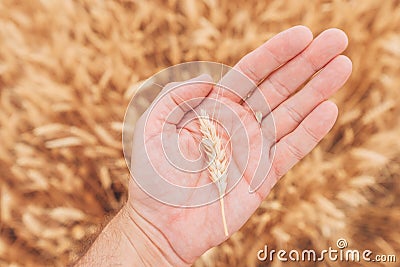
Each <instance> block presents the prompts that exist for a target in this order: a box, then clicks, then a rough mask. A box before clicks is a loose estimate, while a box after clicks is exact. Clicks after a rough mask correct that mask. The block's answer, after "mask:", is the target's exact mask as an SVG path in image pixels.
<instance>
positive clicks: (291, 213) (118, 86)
mask: <svg viewBox="0 0 400 267" xmlns="http://www.w3.org/2000/svg"><path fill="white" fill-rule="evenodd" d="M297 24H304V25H306V26H308V27H310V29H311V30H312V31H313V33H314V35H317V34H318V33H320V32H321V31H323V30H324V29H326V28H329V27H338V28H341V29H343V30H344V31H345V32H346V33H347V34H348V36H349V48H348V49H347V51H346V52H345V54H346V55H347V56H349V57H350V58H351V59H352V61H353V74H352V76H351V78H350V80H349V82H348V83H347V84H346V85H345V87H344V88H343V89H342V90H341V92H340V93H338V94H337V95H336V96H335V98H334V101H335V102H336V103H337V104H338V106H339V119H338V122H337V124H336V126H335V127H334V129H333V130H332V132H331V133H330V134H329V135H328V136H327V138H325V139H324V141H323V142H322V144H321V145H319V146H318V147H317V148H316V149H315V150H314V151H313V152H312V153H311V155H309V156H308V157H307V158H305V159H304V160H303V161H302V162H301V163H300V164H298V165H297V166H296V167H295V168H294V169H293V170H291V171H290V172H289V173H288V174H287V175H286V176H285V177H284V179H282V180H281V181H280V182H279V183H278V185H277V186H276V187H275V188H274V189H273V191H272V193H271V194H270V195H269V197H268V198H267V199H266V200H265V201H264V202H263V204H262V205H261V207H260V208H259V209H258V210H257V212H256V213H255V214H254V215H253V216H252V217H251V219H250V220H249V221H248V222H247V224H246V225H245V226H244V227H243V228H242V229H241V231H239V232H238V233H236V234H234V235H233V236H232V237H231V238H230V239H229V240H228V241H227V242H225V243H224V244H222V245H221V246H219V247H216V248H213V249H211V250H210V251H208V252H207V253H206V254H205V255H203V256H202V258H200V259H199V260H198V261H197V262H196V264H195V265H196V266H263V265H262V264H266V263H260V262H259V261H258V260H257V256H256V255H257V251H258V250H259V249H262V248H263V247H264V245H265V244H268V246H269V247H271V248H278V249H279V248H282V249H288V250H290V249H316V250H322V249H326V248H328V247H329V246H332V247H334V245H335V243H336V240H337V239H338V238H339V237H343V238H346V240H347V241H348V242H349V246H350V247H351V248H354V249H360V250H363V249H370V250H372V251H373V252H374V253H384V254H397V258H398V261H399V260H400V259H399V257H400V253H399V252H400V232H399V231H398V229H399V225H400V209H399V205H400V184H399V176H400V164H399V163H400V142H399V137H400V118H399V115H400V106H399V104H398V103H399V102H400V68H399V65H400V31H399V29H400V1H394V0H393V1H390V0H388V1H375V0H365V1H345V0H335V1H297V0H288V1H280V0H271V1H228V0H203V1H195V0H185V1H178V0H168V1H161V0H160V1H154V0H151V1H100V0H98V1H96V0H86V1H67V0H58V1H52V0H47V1H46V0H42V1H39V0H32V1H18V0H14V1H11V0H2V1H1V2H0V140H1V141H0V144H1V145H0V265H1V266H49V265H50V266H64V265H67V264H68V263H71V262H72V261H73V260H75V259H76V258H77V257H79V255H81V253H82V251H83V250H84V248H85V246H87V245H88V244H90V241H91V240H93V238H94V237H95V236H96V235H97V233H98V231H99V230H100V229H101V225H102V224H103V225H104V223H105V222H106V221H107V220H108V218H110V216H112V215H113V214H114V213H115V212H116V211H118V209H119V208H120V207H121V205H122V204H123V203H124V201H125V200H126V197H127V189H126V186H127V181H128V179H129V172H128V169H127V167H126V165H125V162H124V158H123V154H122V145H121V130H122V121H123V118H124V112H125V108H126V107H127V105H128V103H129V100H130V98H131V97H132V96H133V94H134V93H135V90H136V89H137V87H138V85H139V84H140V82H141V81H142V80H144V79H146V78H147V77H149V76H151V75H152V74H153V73H155V72H157V71H159V70H161V69H163V68H166V67H168V66H171V65H174V64H177V63H181V62H186V61H192V60H208V61H216V62H222V63H224V64H228V65H233V64H234V63H235V62H236V61H238V60H239V59H240V58H241V57H242V56H244V55H245V54H246V53H248V52H249V51H251V50H252V49H254V48H256V47H257V46H258V45H260V44H262V43H263V42H264V41H265V40H267V39H268V38H270V37H272V36H273V35H274V34H276V33H278V32H280V31H282V30H284V29H286V28H288V27H290V26H293V25H297ZM151 100H152V96H151V95H150V94H149V95H147V96H146V95H143V96H142V98H141V101H140V106H138V110H142V109H144V108H145V107H146V106H148V105H149V103H150V101H151ZM397 264H398V263H397ZM286 265H288V266H316V265H314V263H312V264H310V263H309V264H308V265H307V264H306V263H296V264H292V265H290V264H286ZM389 265H390V264H388V266H389ZM269 266H281V263H279V262H277V261H274V262H272V263H269ZM320 266H343V264H340V263H336V264H335V263H333V262H325V263H321V265H320ZM349 266H350V265H349ZM351 266H356V264H354V265H351ZM360 266H361V265H360ZM368 266H375V265H374V264H370V265H368ZM376 266H379V265H378V264H376ZM390 266H395V264H391V265H390Z"/></svg>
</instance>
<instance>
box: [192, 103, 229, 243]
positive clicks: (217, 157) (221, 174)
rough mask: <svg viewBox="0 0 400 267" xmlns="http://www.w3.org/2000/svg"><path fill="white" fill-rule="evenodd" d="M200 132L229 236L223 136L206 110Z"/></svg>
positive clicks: (226, 233) (200, 119)
mask: <svg viewBox="0 0 400 267" xmlns="http://www.w3.org/2000/svg"><path fill="white" fill-rule="evenodd" d="M199 121H200V132H201V134H202V140H201V143H202V145H203V148H204V151H205V152H206V154H207V159H208V163H209V165H208V171H209V173H210V178H211V180H212V181H213V183H215V184H216V185H217V188H218V193H219V200H220V204H221V214H222V223H223V225H224V232H225V235H226V236H228V227H227V225H226V218H225V207H224V198H223V195H224V194H225V191H226V185H227V173H226V172H227V168H228V161H227V159H226V154H225V149H224V147H223V146H222V142H221V138H220V137H219V136H218V134H217V128H216V127H215V123H214V122H212V121H211V120H210V117H209V116H208V114H207V112H206V111H205V110H200V117H199Z"/></svg>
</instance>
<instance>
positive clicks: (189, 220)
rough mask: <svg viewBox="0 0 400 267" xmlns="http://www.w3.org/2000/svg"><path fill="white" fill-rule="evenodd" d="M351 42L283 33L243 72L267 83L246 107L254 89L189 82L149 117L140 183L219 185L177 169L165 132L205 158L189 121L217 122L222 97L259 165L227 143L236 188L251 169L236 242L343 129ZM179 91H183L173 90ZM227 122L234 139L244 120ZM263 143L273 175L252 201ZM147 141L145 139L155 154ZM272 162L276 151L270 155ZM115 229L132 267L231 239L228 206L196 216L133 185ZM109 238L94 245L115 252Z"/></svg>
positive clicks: (299, 29)
mask: <svg viewBox="0 0 400 267" xmlns="http://www.w3.org/2000/svg"><path fill="white" fill-rule="evenodd" d="M347 42H348V41H347V37H346V35H345V33H344V32H342V31H341V30H338V29H328V30H326V31H324V32H322V33H321V34H320V35H319V36H317V37H316V38H315V39H314V38H313V35H312V33H311V31H310V30H309V29H308V28H307V27H304V26H295V27H293V28H290V29H288V30H286V31H284V32H281V33H280V34H278V35H276V36H275V37H273V38H272V39H270V40H268V41H267V42H266V43H264V44H263V45H261V46H260V47H258V48H257V49H256V50H254V51H252V52H251V53H249V54H247V55H246V56H245V57H243V58H242V59H241V60H240V61H239V62H238V63H237V64H236V65H235V66H234V67H233V68H234V69H235V70H237V71H239V72H241V73H243V74H244V75H245V76H247V78H248V79H250V80H251V81H252V82H254V83H255V84H257V85H258V89H257V92H255V93H253V95H251V96H250V97H249V98H248V99H246V102H245V103H243V101H241V98H243V97H245V96H246V95H247V94H248V93H249V92H248V88H247V89H246V88H240V87H238V88H233V90H235V93H236V94H233V93H229V92H227V91H224V92H223V93H221V91H220V90H218V88H216V86H214V85H213V84H212V79H211V77H209V76H207V75H202V76H199V77H197V78H195V79H193V80H192V81H198V82H200V83H192V84H188V85H185V84H184V85H182V86H181V87H179V88H177V89H176V90H174V91H173V93H170V94H168V93H167V95H166V96H164V97H163V98H162V99H160V101H159V102H158V104H157V105H156V106H154V109H153V112H146V113H145V114H144V115H143V116H142V117H141V118H140V119H139V121H138V122H137V124H136V126H135V135H134V146H133V149H132V151H133V154H132V164H131V170H133V175H134V176H135V177H142V178H143V177H146V179H152V177H149V175H152V173H150V172H149V171H148V170H149V169H151V168H157V169H158V170H159V171H161V172H163V174H164V175H166V176H167V177H168V179H169V181H170V182H173V183H176V184H180V185H184V186H196V185H201V184H206V183H209V182H210V178H209V173H208V172H207V170H205V171H203V172H199V173H190V174H188V173H185V172H182V171H181V170H179V169H177V168H174V167H173V166H171V164H170V163H169V162H168V161H167V160H166V159H165V158H164V157H163V156H162V155H163V153H164V151H163V150H162V144H161V141H160V138H159V137H160V135H161V133H162V134H163V138H164V140H166V143H174V144H176V143H177V142H178V143H179V147H180V152H181V153H183V155H184V156H185V157H186V158H189V159H196V158H198V157H200V156H201V154H200V153H201V152H200V151H199V140H200V139H201V133H200V131H199V127H198V124H196V122H195V121H189V118H192V117H193V114H194V112H195V111H197V112H198V111H199V110H200V109H204V110H206V111H208V113H209V114H213V108H214V105H213V104H212V103H213V102H211V101H207V99H208V98H210V99H211V98H214V99H215V98H218V100H219V101H221V102H222V103H223V104H224V105H225V106H227V107H229V108H230V109H231V110H233V111H234V112H235V113H236V114H237V116H238V117H239V118H240V120H241V122H242V125H244V127H245V128H246V132H247V134H248V135H249V139H251V140H252V145H251V146H250V148H249V155H250V157H249V158H248V160H247V161H246V163H247V165H246V167H243V163H244V162H243V159H242V158H241V154H243V149H242V147H243V144H242V143H241V139H240V138H238V139H235V138H232V139H231V140H228V139H227V138H228V136H226V135H221V138H222V141H223V142H224V143H228V142H229V141H230V142H231V146H230V150H229V153H230V155H231V156H232V158H233V160H232V162H231V164H230V166H229V171H228V180H229V174H230V173H231V172H238V171H239V172H240V171H243V179H241V180H240V181H239V182H238V183H237V184H236V185H235V187H233V188H232V190H231V191H230V192H229V193H228V194H226V195H225V197H224V202H225V214H226V219H227V224H228V229H229V234H230V235H231V234H232V233H234V232H236V231H237V230H239V229H240V228H241V227H242V226H243V225H244V224H245V222H246V221H247V220H248V219H249V218H250V216H251V215H252V214H253V213H254V211H255V210H256V209H257V208H258V206H259V205H260V204H261V202H262V200H263V199H264V198H265V197H266V196H267V195H268V193H269V192H270V190H271V188H272V187H273V186H274V184H275V183H276V182H277V181H278V180H279V178H280V177H282V176H283V175H284V174H285V173H286V172H287V171H288V170H289V169H290V168H292V167H293V166H294V165H295V164H296V163H297V162H298V161H299V160H301V159H302V158H303V157H304V156H306V155H307V154H308V153H309V152H310V151H311V150H312V149H313V148H314V147H315V146H316V145H317V144H318V142H319V141H320V140H321V139H322V138H323V137H324V136H325V135H326V134H327V133H328V132H329V130H330V129H331V128H332V127H333V125H334V123H335V121H336V118H337V115H338V110H337V107H336V105H335V104H334V103H333V102H331V101H329V100H327V99H328V98H329V97H330V96H331V95H332V94H334V93H335V92H336V91H337V90H339V89H340V88H341V87H342V86H343V84H344V83H345V82H346V80H347V79H348V77H349V76H350V74H351V70H352V64H351V61H350V59H348V58H347V57H346V56H343V55H340V54H341V53H342V52H343V51H344V50H345V48H346V46H347ZM310 77H312V79H311V80H309V78H310ZM305 82H307V83H306V84H305V85H304V86H303V84H304V83H305ZM176 85H177V84H176V83H174V84H172V85H167V86H166V87H169V86H176ZM302 86H303V87H302ZM193 87H196V88H195V89H196V90H193V89H194V88H193ZM301 87H302V88H301ZM299 88H301V90H298V89H299ZM171 92H172V91H171ZM260 96H262V97H260ZM193 98H204V100H203V101H195V102H192V103H191V104H190V105H185V106H181V107H180V108H179V109H178V112H175V113H174V115H173V116H172V117H171V116H169V114H171V113H172V112H173V111H174V110H175V111H176V110H177V109H176V107H177V106H180V105H181V103H183V102H184V101H187V100H190V99H193ZM261 98H264V99H266V100H267V102H268V104H269V108H267V107H264V106H263V102H261V101H260V99H261ZM249 106H250V107H251V108H252V109H253V110H257V111H260V112H262V113H263V118H264V119H263V122H264V121H268V119H266V118H269V116H272V117H273V119H274V122H275V134H271V136H268V134H269V133H270V131H268V129H267V128H268V125H267V123H263V122H261V125H260V124H259V122H257V120H256V118H255V116H254V114H253V112H252V111H251V109H249ZM218 115H219V116H218V121H220V122H221V124H222V125H224V126H225V127H226V128H227V129H228V131H235V127H236V126H235V125H237V124H236V123H235V119H236V118H235V119H233V118H232V116H231V115H230V114H224V113H223V112H222V113H219V114H218ZM236 120H237V119H236ZM185 122H188V123H185ZM163 127H164V128H163ZM259 127H261V128H263V127H265V131H264V132H263V136H262V137H257V133H258V131H257V129H259ZM218 130H219V129H218ZM143 135H145V136H143ZM261 138H264V141H265V142H264V143H263V144H264V145H263V149H266V150H271V149H272V148H273V149H274V151H275V154H274V157H266V158H264V159H263V161H261V168H262V167H263V166H271V168H270V171H269V172H268V173H267V176H266V178H265V180H264V182H263V183H262V185H261V186H260V187H259V188H258V189H257V190H256V191H255V192H254V193H249V184H250V181H251V179H252V178H253V176H254V174H255V173H256V170H255V169H256V168H257V164H258V161H259V159H258V158H257V157H256V156H254V157H253V156H252V155H257V153H255V151H254V153H252V152H253V149H254V150H255V148H257V147H260V146H261V141H262V139H261ZM140 140H144V142H145V145H146V148H145V147H144V146H143V143H142V142H140ZM265 154H266V155H269V154H270V153H268V151H267V152H266V153H265ZM144 155H148V156H144ZM150 161H151V162H150ZM154 164H155V165H157V166H154ZM108 228H111V229H113V228H115V229H117V230H116V232H117V234H115V235H114V236H118V237H119V238H117V239H118V240H122V241H121V244H122V245H121V247H123V248H119V250H120V251H121V250H123V251H129V248H126V246H128V247H131V249H132V250H133V251H135V253H134V255H135V256H131V257H130V258H129V257H128V258H126V256H125V257H124V256H122V255H119V254H118V255H112V256H113V257H114V259H116V260H117V259H118V260H120V262H123V263H124V264H126V265H128V266H129V262H130V263H131V264H132V263H134V262H135V260H136V261H138V262H141V263H142V264H143V265H152V264H153V263H157V262H158V263H162V264H163V265H168V264H170V265H172V266H186V265H190V264H192V263H193V262H194V261H195V260H196V259H197V258H198V257H199V256H201V255H202V254H203V253H204V252H205V251H207V250H208V249H209V248H211V247H214V246H216V245H218V244H220V243H222V242H223V241H225V240H226V239H227V238H228V237H227V236H225V234H224V231H223V228H222V222H221V209H220V203H219V202H218V201H215V202H213V203H211V204H209V205H204V206H201V207H195V208H187V207H186V208H185V207H175V206H171V205H168V204H164V203H162V202H160V201H158V200H156V199H154V198H152V197H150V196H149V195H147V194H146V193H145V192H143V190H142V189H141V188H140V187H139V186H138V184H137V183H135V181H134V180H132V179H131V181H130V183H129V199H128V202H127V203H126V205H125V206H124V208H123V209H122V211H121V212H120V214H119V215H117V217H116V219H114V220H113V221H112V222H111V223H110V225H109V226H108ZM106 229H107V228H106ZM118 229H119V230H118ZM107 231H108V232H110V230H104V231H103V233H102V234H101V235H100V236H99V238H98V240H97V241H96V242H95V244H94V245H93V246H97V247H98V248H101V247H103V246H105V245H104V242H105V241H102V239H104V240H106V239H109V237H107ZM123 244H126V246H124V245H123ZM139 244H146V245H139ZM93 246H92V247H93ZM97 251H99V249H97ZM97 253H98V252H97ZM132 253H133V252H132ZM109 254H112V253H111V252H109ZM122 254H123V253H122ZM95 255H96V252H95V249H90V250H89V252H88V254H87V255H86V256H84V257H83V258H82V261H81V263H83V262H86V263H87V262H93V261H95V260H94V258H95ZM85 257H86V260H87V261H85ZM89 258H91V260H88V259H89ZM124 264H123V265H124ZM83 265H84V264H83Z"/></svg>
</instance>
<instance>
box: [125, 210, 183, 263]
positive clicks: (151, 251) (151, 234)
mask: <svg viewBox="0 0 400 267" xmlns="http://www.w3.org/2000/svg"><path fill="white" fill-rule="evenodd" d="M118 225H119V228H120V229H121V232H122V234H123V235H124V237H125V239H126V240H127V241H128V242H129V244H130V246H131V248H132V249H133V250H134V251H135V253H137V254H138V255H140V256H141V260H142V261H143V262H144V263H145V265H146V266H190V264H189V263H187V262H185V261H184V260H183V259H181V258H180V257H179V256H178V254H177V253H176V252H175V251H174V249H173V247H172V246H171V244H170V243H169V241H168V239H167V238H166V237H165V235H164V234H163V233H162V232H161V231H160V230H159V229H157V227H155V226H154V225H153V224H152V223H150V222H148V221H147V220H146V219H145V218H143V217H142V216H141V215H140V214H138V213H137V212H136V211H135V209H134V208H133V207H132V206H131V205H130V204H129V202H128V203H127V204H125V206H124V207H123V208H122V209H121V211H120V222H118Z"/></svg>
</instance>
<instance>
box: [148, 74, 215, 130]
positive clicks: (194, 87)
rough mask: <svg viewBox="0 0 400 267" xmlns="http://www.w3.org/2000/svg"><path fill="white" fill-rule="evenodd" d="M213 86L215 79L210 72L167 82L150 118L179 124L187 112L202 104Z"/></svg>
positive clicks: (153, 105) (153, 106)
mask: <svg viewBox="0 0 400 267" xmlns="http://www.w3.org/2000/svg"><path fill="white" fill-rule="evenodd" d="M212 88H213V80H212V78H211V76H210V75H208V74H202V75H200V76H198V77H196V78H193V79H190V80H187V81H184V82H173V83H169V84H167V85H166V86H165V87H164V88H163V90H162V91H161V92H160V94H159V95H158V97H157V98H156V100H155V101H154V102H153V104H152V107H151V108H150V109H151V110H150V114H149V120H151V121H153V122H155V121H160V122H162V123H164V122H165V123H169V124H173V125H176V124H178V123H179V122H180V121H181V120H182V118H183V116H184V115H185V113H186V112H188V111H190V110H192V109H194V108H195V107H197V106H198V105H200V103H201V102H202V101H203V99H204V98H205V97H206V96H207V95H208V94H209V93H210V91H211V89H212Z"/></svg>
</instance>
